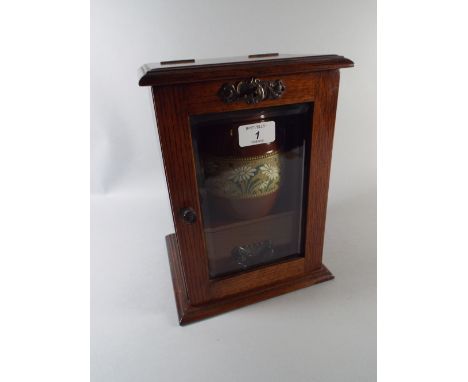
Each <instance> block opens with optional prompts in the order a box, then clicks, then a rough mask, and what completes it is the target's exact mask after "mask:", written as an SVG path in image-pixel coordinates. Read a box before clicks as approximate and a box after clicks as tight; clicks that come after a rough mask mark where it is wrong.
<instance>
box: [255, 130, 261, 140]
mask: <svg viewBox="0 0 468 382" xmlns="http://www.w3.org/2000/svg"><path fill="white" fill-rule="evenodd" d="M255 134H257V139H258V137H259V135H260V131H257V132H256V133H255Z"/></svg>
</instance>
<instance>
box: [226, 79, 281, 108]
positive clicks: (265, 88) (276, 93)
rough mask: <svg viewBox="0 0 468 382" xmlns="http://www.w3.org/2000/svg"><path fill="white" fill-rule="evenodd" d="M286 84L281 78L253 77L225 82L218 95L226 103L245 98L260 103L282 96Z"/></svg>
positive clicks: (249, 101) (247, 101)
mask: <svg viewBox="0 0 468 382" xmlns="http://www.w3.org/2000/svg"><path fill="white" fill-rule="evenodd" d="M285 89H286V86H285V85H284V83H283V81H281V80H273V81H266V80H259V79H258V78H253V77H252V78H251V79H250V80H246V81H239V82H237V83H235V84H229V83H225V84H223V86H221V89H219V92H218V96H219V98H221V100H222V101H223V102H225V103H231V102H235V101H238V100H244V101H245V102H246V103H248V104H253V103H259V102H260V101H263V100H266V99H276V98H280V97H281V96H282V95H283V93H284V91H285Z"/></svg>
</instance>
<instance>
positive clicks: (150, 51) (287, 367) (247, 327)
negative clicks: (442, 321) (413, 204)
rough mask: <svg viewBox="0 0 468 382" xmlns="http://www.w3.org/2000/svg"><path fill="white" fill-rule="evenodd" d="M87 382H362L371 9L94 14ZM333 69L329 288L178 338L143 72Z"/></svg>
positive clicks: (151, 9)
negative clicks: (188, 65)
mask: <svg viewBox="0 0 468 382" xmlns="http://www.w3.org/2000/svg"><path fill="white" fill-rule="evenodd" d="M91 8H92V13H91V28H92V29H91V33H92V39H91V154H92V157H91V174H92V179H91V185H92V189H91V192H92V211H91V212H92V224H91V234H92V236H91V239H92V241H91V246H92V257H91V277H92V285H91V291H92V295H91V315H92V317H91V324H92V327H91V330H92V349H91V357H92V364H91V368H92V370H91V371H92V378H93V380H94V381H96V382H97V381H99V382H101V381H113V382H117V381H139V382H141V381H154V380H160V381H169V380H170V381H189V380H190V381H199V380H200V381H201V380H204V381H206V380H208V381H210V380H218V379H222V380H224V381H231V380H232V381H237V380H244V381H263V380H268V381H270V380H271V381H284V380H292V381H315V380H317V381H322V382H323V381H325V382H328V381H359V382H364V381H374V380H375V357H376V356H375V345H376V344H375V326H376V324H375V318H376V317H375V182H376V176H375V168H376V153H375V141H376V5H375V2H374V1H372V0H359V1H354V2H350V1H346V0H330V1H320V2H319V1H288V2H286V1H264V0H261V1H235V2H234V1H208V0H202V1H188V0H186V1H180V0H177V1H156V0H112V1H111V0H94V1H92V2H91ZM262 52H280V53H307V54H340V55H344V56H346V57H348V58H350V59H352V60H353V61H354V62H355V67H354V68H352V69H344V70H342V71H341V87H340V95H339V100H338V114H337V119H336V132H335V144H334V153H333V162H332V174H331V184H330V196H329V213H328V217H327V228H326V239H325V249H324V262H325V263H326V264H327V265H328V266H329V267H330V269H331V270H332V272H333V273H334V274H335V276H336V279H335V280H334V281H332V282H328V283H325V284H321V285H320V286H316V287H312V288H308V289H305V290H301V291H298V292H294V293H292V294H289V295H285V296H282V297H279V298H277V299H273V300H269V301H266V302H263V303H260V304H256V305H254V306H251V307H248V308H244V309H241V310H238V311H235V312H232V313H229V314H225V315H223V316H220V317H217V318H213V319H210V320H206V321H203V322H201V323H198V324H194V325H191V326H188V327H185V328H179V327H178V326H177V318H176V311H175V302H174V298H173V294H172V284H171V281H170V275H169V267H168V261H167V257H166V252H165V245H164V236H165V235H166V234H168V233H171V232H173V226H172V218H171V214H170V207H169V201H168V196H167V190H166V186H165V180H164V173H163V168H162V164H161V153H160V148H159V142H158V138H157V134H156V132H155V120H154V115H153V113H154V112H153V109H152V104H151V99H150V94H149V89H148V88H140V87H138V85H137V83H138V76H137V69H138V67H139V66H141V65H142V64H144V63H148V62H158V61H161V60H170V59H183V58H196V59H199V58H211V57H222V56H238V55H247V54H251V53H262Z"/></svg>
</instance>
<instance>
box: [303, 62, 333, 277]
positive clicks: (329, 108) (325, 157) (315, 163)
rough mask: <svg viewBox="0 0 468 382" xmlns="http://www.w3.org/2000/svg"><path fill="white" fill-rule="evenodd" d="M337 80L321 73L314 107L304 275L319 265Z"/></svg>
mask: <svg viewBox="0 0 468 382" xmlns="http://www.w3.org/2000/svg"><path fill="white" fill-rule="evenodd" d="M339 80H340V73H339V71H338V70H332V71H326V72H322V73H321V79H320V85H319V88H318V92H317V97H316V99H315V104H314V113H313V120H312V147H311V153H310V174H309V197H308V208H307V229H306V231H307V233H306V245H305V252H306V256H305V258H306V271H308V272H310V271H313V270H316V269H319V268H320V267H321V265H322V251H323V239H324V231H325V220H326V213H327V200H328V185H329V181H330V167H331V158H332V148H333V134H334V129H335V116H336V106H337V99H338V86H339Z"/></svg>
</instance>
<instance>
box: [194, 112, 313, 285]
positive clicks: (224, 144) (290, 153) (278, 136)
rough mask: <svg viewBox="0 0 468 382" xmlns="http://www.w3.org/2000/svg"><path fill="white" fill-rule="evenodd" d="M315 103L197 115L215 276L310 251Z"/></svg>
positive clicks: (197, 155) (196, 137)
mask: <svg viewBox="0 0 468 382" xmlns="http://www.w3.org/2000/svg"><path fill="white" fill-rule="evenodd" d="M311 116H312V105H311V104H297V105H288V106H280V107H270V108H264V109H255V110H244V111H237V112H229V113H216V114H207V115H202V116H196V117H192V118H191V126H192V139H193V147H194V150H195V159H196V166H197V177H198V188H199V195H200V203H201V207H202V215H203V216H202V219H203V225H204V232H205V242H206V247H207V251H208V254H207V255H208V260H209V268H210V269H209V271H210V277H212V278H213V277H218V276H223V275H226V274H230V273H234V272H239V271H243V270H247V269H251V268H253V267H256V266H259V265H263V264H268V263H272V262H275V261H280V260H284V259H287V258H292V257H297V256H303V252H304V249H303V247H304V243H303V240H304V226H305V208H306V205H305V201H306V198H305V197H304V192H305V190H306V187H307V186H306V185H307V174H308V168H307V164H308V163H309V151H310V132H311V129H310V126H311Z"/></svg>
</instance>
